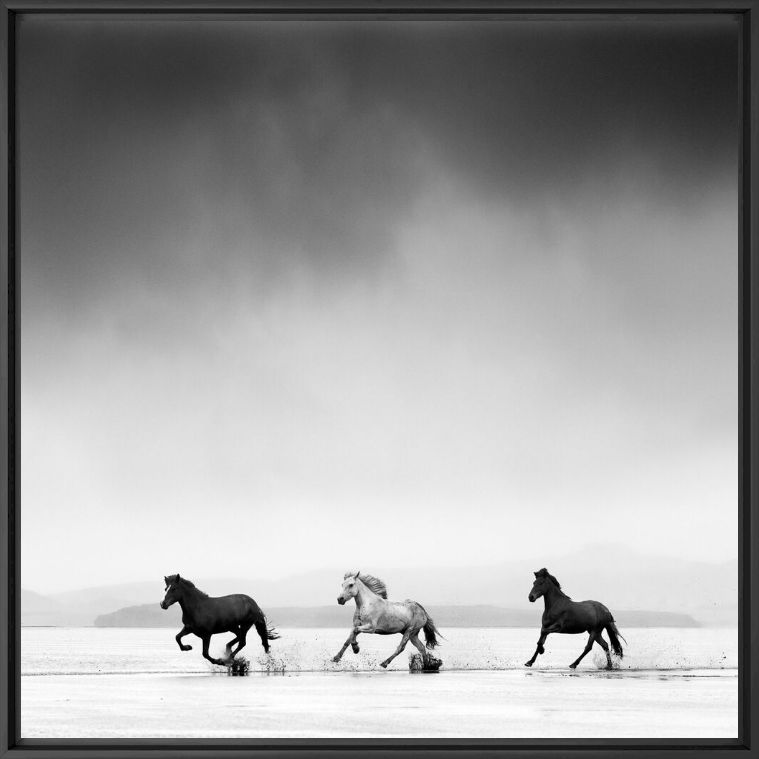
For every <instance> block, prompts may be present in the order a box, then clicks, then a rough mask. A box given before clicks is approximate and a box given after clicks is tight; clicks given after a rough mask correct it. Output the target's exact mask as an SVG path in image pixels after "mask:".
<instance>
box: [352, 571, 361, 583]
mask: <svg viewBox="0 0 759 759" xmlns="http://www.w3.org/2000/svg"><path fill="white" fill-rule="evenodd" d="M360 574H361V570H360V569H359V570H358V572H356V574H355V575H353V576H354V577H355V578H356V579H357V580H358V576H359V575H360Z"/></svg>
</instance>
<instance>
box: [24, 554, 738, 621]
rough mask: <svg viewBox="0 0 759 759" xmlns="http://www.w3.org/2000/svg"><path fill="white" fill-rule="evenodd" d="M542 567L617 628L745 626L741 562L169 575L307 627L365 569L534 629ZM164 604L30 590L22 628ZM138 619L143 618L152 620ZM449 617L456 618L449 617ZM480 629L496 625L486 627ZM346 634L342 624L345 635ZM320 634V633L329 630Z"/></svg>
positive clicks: (143, 597) (590, 558) (138, 595)
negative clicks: (655, 620) (681, 622)
mask: <svg viewBox="0 0 759 759" xmlns="http://www.w3.org/2000/svg"><path fill="white" fill-rule="evenodd" d="M543 566H547V568H548V570H549V571H550V572H552V573H553V574H554V575H556V577H557V578H558V579H559V581H560V582H561V584H562V588H563V590H564V591H565V592H566V593H568V594H569V595H570V596H572V597H573V598H575V599H577V600H581V599H586V598H594V599H596V600H599V601H601V602H603V603H605V604H606V605H607V606H608V607H609V608H610V609H611V610H612V612H613V613H614V614H615V616H617V617H618V618H619V616H620V612H619V610H620V609H628V610H646V613H651V612H672V613H676V614H685V615H689V616H690V617H693V618H694V619H695V620H696V621H697V622H698V623H701V624H706V625H713V624H717V625H725V624H727V625H734V624H736V623H737V600H738V565H737V561H736V560H731V561H725V562H717V563H715V562H708V561H687V560H684V559H672V558H667V557H661V556H650V555H647V554H640V553H637V552H635V551H632V550H631V549H629V548H627V547H626V546H621V545H615V544H603V545H594V546H586V547H584V548H582V549H578V550H576V551H574V552H572V553H570V554H568V555H566V556H563V557H555V558H553V559H551V560H550V561H549V560H548V559H546V558H544V559H532V560H529V561H525V560H519V561H504V562H501V563H498V564H494V565H490V566H474V567H472V566H470V567H465V568H461V567H430V568H425V569H393V568H391V567H379V566H356V567H333V568H328V569H317V570H314V571H312V572H307V573H300V574H297V575H291V576H289V577H282V578H279V579H276V580H251V579H245V578H210V577H203V576H198V575H196V574H195V573H193V572H192V567H167V568H166V572H167V573H169V572H171V573H174V572H177V571H178V572H180V573H181V574H183V575H184V576H186V577H188V578H189V579H191V580H192V581H193V582H195V584H196V585H197V586H198V587H199V588H201V589H202V590H204V591H206V592H207V593H208V594H209V595H224V594H227V593H247V594H248V595H250V596H252V597H253V598H255V599H256V601H257V602H258V603H259V604H260V606H261V607H262V608H263V609H264V611H266V612H267V614H268V615H269V616H270V617H272V619H274V615H273V610H275V609H276V610H282V611H283V613H284V610H285V609H290V610H293V609H297V612H295V611H288V612H287V613H286V615H285V617H283V619H287V618H289V617H288V616H287V615H294V616H292V618H293V619H301V620H302V619H306V618H308V616H309V615H311V617H310V618H312V619H324V618H326V617H324V616H322V615H324V614H326V613H327V612H326V611H325V610H326V609H328V608H330V607H332V606H334V610H335V613H338V612H339V611H340V609H339V607H337V604H336V602H335V599H336V596H337V594H338V592H339V590H340V585H341V582H342V578H343V574H344V572H345V571H346V570H353V569H361V570H364V571H367V572H371V573H372V574H376V575H377V576H379V577H381V578H382V579H383V580H385V581H386V582H387V584H388V588H389V593H390V597H391V598H415V599H417V600H419V601H421V602H422V603H423V604H424V605H425V607H427V608H430V607H438V608H441V607H450V609H453V608H454V607H455V608H458V609H461V608H463V607H466V608H467V609H468V611H466V612H461V613H462V614H463V615H464V616H466V617H467V618H472V619H474V616H473V615H476V616H477V618H478V619H480V620H485V619H492V620H497V619H501V620H503V619H504V617H503V614H506V615H507V616H508V618H509V619H516V618H518V616H519V615H521V614H522V613H525V614H528V615H529V616H530V618H531V619H532V620H533V623H532V624H534V619H535V617H536V616H539V613H540V611H539V609H542V604H540V603H538V604H537V605H536V606H533V605H532V604H530V603H529V602H528V600H527V594H528V593H529V591H530V587H531V586H532V581H533V579H534V578H533V572H534V571H535V570H536V569H539V568H540V567H543ZM163 595H164V586H163V578H162V577H158V578H155V580H151V581H149V582H135V583H126V584H120V585H109V586H103V587H96V588H84V589H81V590H72V591H67V592H64V593H55V594H50V595H40V594H39V593H35V592H32V591H30V590H22V597H21V617H22V625H60V626H82V625H85V626H89V625H93V624H94V623H95V619H96V618H97V617H101V616H104V615H108V614H111V613H114V612H117V611H118V612H119V613H122V612H123V613H125V614H126V616H125V617H124V618H125V619H126V618H129V616H130V614H132V613H131V612H128V613H127V611H126V610H127V607H133V606H146V607H150V608H152V609H154V610H155V611H154V612H151V614H159V615H161V614H162V615H167V616H166V618H167V619H169V618H170V617H169V616H168V615H169V614H170V613H171V612H172V610H169V611H168V612H163V611H162V610H161V609H160V608H159V606H158V603H159V601H160V600H161V599H162V598H163ZM538 607H539V608H538ZM473 608H486V609H489V610H490V611H488V612H487V614H485V613H481V612H474V611H472V609H473ZM496 610H498V611H496ZM342 611H343V612H344V611H345V610H342ZM626 613H631V612H626ZM140 614H141V618H147V617H145V615H144V614H142V613H140ZM451 614H454V612H453V611H451ZM514 615H517V616H514ZM453 618H454V617H452V619H453ZM340 619H341V620H342V617H341V618H340ZM274 621H275V622H277V623H278V624H281V625H283V626H287V625H288V624H290V623H289V622H285V621H280V620H277V619H274ZM172 624H175V622H174V623H172ZM441 624H442V622H441ZM448 624H449V625H451V624H455V623H452V622H449V623H448ZM468 624H469V625H472V624H474V623H473V622H468ZM477 624H479V625H485V624H490V622H486V621H480V622H478V623H477ZM499 624H501V623H499ZM620 624H622V622H620ZM343 625H344V620H342V622H341V624H340V625H339V626H343ZM312 626H322V622H319V623H318V625H317V624H316V623H314V625H312Z"/></svg>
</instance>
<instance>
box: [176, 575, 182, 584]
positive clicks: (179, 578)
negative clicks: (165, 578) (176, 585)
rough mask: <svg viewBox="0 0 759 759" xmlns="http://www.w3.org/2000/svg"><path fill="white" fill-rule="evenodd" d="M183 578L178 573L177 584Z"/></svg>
mask: <svg viewBox="0 0 759 759" xmlns="http://www.w3.org/2000/svg"><path fill="white" fill-rule="evenodd" d="M181 579H182V578H181V577H180V576H179V573H177V582H179V581H180V580H181Z"/></svg>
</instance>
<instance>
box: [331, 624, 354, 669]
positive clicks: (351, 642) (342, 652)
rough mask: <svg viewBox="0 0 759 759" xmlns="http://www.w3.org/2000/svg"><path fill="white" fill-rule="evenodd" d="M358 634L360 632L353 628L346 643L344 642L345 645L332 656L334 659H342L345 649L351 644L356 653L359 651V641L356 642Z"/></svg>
mask: <svg viewBox="0 0 759 759" xmlns="http://www.w3.org/2000/svg"><path fill="white" fill-rule="evenodd" d="M357 635H358V633H357V632H356V629H355V628H354V629H353V630H351V634H350V635H349V636H348V638H347V640H346V641H345V643H343V647H342V648H341V649H340V650H339V651H338V652H337V653H336V654H335V655H334V656H333V657H332V661H334V662H338V661H340V659H342V657H343V654H344V653H345V649H346V648H348V646H349V645H350V647H351V648H352V649H353V653H354V654H357V653H358V643H356V636H357Z"/></svg>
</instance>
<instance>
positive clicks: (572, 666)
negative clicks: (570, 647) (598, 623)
mask: <svg viewBox="0 0 759 759" xmlns="http://www.w3.org/2000/svg"><path fill="white" fill-rule="evenodd" d="M595 639H596V633H595V631H593V632H591V633H590V635H588V642H587V643H586V644H585V650H584V651H583V652H582V653H581V654H580V655H579V656H578V657H577V658H576V659H575V660H574V661H573V662H572V663H571V664H570V665H569V668H570V669H575V668H576V667H577V665H578V664H579V663H580V662H581V661H582V660H583V659H584V658H585V657H586V656H587V654H588V652H589V651H590V649H591V648H593V641H594V640H595Z"/></svg>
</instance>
